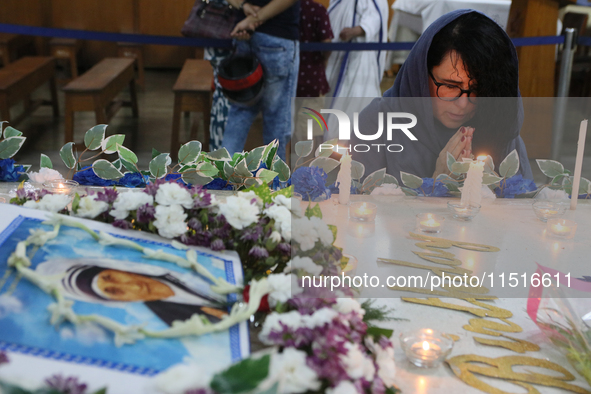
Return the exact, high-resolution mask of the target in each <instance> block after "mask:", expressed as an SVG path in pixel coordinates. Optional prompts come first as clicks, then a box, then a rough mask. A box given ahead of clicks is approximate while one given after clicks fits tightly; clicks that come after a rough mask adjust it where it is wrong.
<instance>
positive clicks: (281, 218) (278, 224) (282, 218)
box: [263, 205, 291, 242]
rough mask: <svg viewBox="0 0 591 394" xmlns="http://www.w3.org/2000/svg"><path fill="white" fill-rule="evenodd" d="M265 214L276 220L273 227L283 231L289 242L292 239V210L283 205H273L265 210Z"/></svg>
mask: <svg viewBox="0 0 591 394" xmlns="http://www.w3.org/2000/svg"><path fill="white" fill-rule="evenodd" d="M263 213H264V214H265V215H267V216H268V217H270V218H271V219H274V220H275V225H274V226H273V228H274V229H275V230H278V231H281V235H283V238H285V240H286V241H287V242H289V241H291V212H290V210H289V209H287V208H286V207H284V206H283V205H271V206H270V207H269V208H267V209H265V210H264V211H263Z"/></svg>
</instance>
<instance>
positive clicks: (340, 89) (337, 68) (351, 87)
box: [325, 0, 389, 138]
mask: <svg viewBox="0 0 591 394" xmlns="http://www.w3.org/2000/svg"><path fill="white" fill-rule="evenodd" d="M388 11H389V7H388V1H387V0H331V1H330V4H329V7H328V15H329V18H330V24H331V27H332V31H333V32H334V35H335V38H334V40H333V42H347V41H348V42H352V43H364V42H387V37H388ZM385 64H386V51H350V52H345V51H333V52H332V53H331V55H330V58H329V59H328V64H327V66H326V78H327V80H328V83H329V85H330V89H331V90H330V92H329V93H328V94H327V96H332V97H342V98H347V97H380V96H381V95H382V93H381V90H380V83H381V81H382V76H383V74H384V68H385ZM338 101H339V102H341V103H338V104H337V103H336V101H335V102H333V104H335V105H336V107H340V108H342V100H338ZM359 110H360V109H359ZM359 110H355V111H356V112H357V111H359ZM347 112H348V111H347ZM329 118H330V121H331V122H330V123H334V122H335V121H336V119H335V117H334V116H330V117H329ZM351 119H352V118H351ZM334 124H335V125H336V123H334ZM328 130H330V132H329V134H328V135H326V136H325V137H328V138H334V137H336V136H337V135H336V133H337V130H338V127H334V126H333V127H330V125H329V127H328ZM333 134H334V135H333Z"/></svg>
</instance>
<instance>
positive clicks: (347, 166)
mask: <svg viewBox="0 0 591 394" xmlns="http://www.w3.org/2000/svg"><path fill="white" fill-rule="evenodd" d="M352 160H353V159H352V157H351V155H349V153H348V152H345V154H344V155H343V157H341V169H340V170H339V174H338V175H337V182H338V183H340V185H339V204H343V205H347V204H349V200H350V196H351V161H352Z"/></svg>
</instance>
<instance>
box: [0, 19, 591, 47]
mask: <svg viewBox="0 0 591 394" xmlns="http://www.w3.org/2000/svg"><path fill="white" fill-rule="evenodd" d="M0 32H2V33H12V34H25V35H32V36H41V37H60V38H75V39H79V40H93V41H112V42H130V43H136V44H152V45H176V46H190V47H212V48H232V40H218V39H211V38H186V37H171V36H157V35H149V34H126V33H108V32H98V31H88V30H76V29H56V28H52V27H38V26H24V25H13V24H8V23H0ZM563 43H564V36H542V37H521V38H514V39H513V44H514V45H515V46H516V47H521V46H534V45H556V44H563ZM414 44H415V43H414V42H384V43H378V42H364V43H360V42H331V43H320V42H302V43H301V44H300V50H302V51H308V52H309V51H405V50H410V49H412V47H413V46H414ZM579 44H580V45H587V46H591V37H579Z"/></svg>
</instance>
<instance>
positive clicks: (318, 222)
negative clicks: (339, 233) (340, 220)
mask: <svg viewBox="0 0 591 394" xmlns="http://www.w3.org/2000/svg"><path fill="white" fill-rule="evenodd" d="M310 222H311V223H312V224H313V225H314V228H315V229H316V234H318V238H320V242H322V243H323V244H324V246H330V245H332V243H333V241H334V234H333V233H332V231H330V228H328V225H327V224H326V223H324V222H323V221H322V219H320V218H319V217H316V216H313V217H311V218H310Z"/></svg>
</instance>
